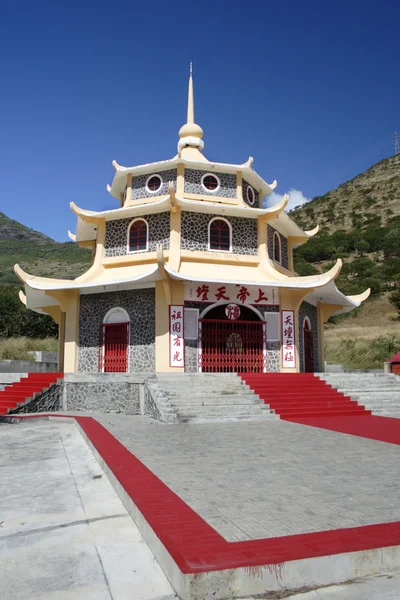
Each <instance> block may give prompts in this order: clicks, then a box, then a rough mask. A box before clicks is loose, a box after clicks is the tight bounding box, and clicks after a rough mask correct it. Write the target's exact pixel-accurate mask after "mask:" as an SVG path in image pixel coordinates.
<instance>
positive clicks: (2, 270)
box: [0, 213, 92, 284]
mask: <svg viewBox="0 0 400 600" xmlns="http://www.w3.org/2000/svg"><path fill="white" fill-rule="evenodd" d="M91 260H92V258H91V252H90V251H89V250H85V249H82V248H79V247H78V246H77V245H76V244H75V243H73V242H65V243H58V242H55V241H54V240H52V239H51V238H50V237H48V236H47V235H44V234H43V233H40V232H39V231H34V230H33V229H29V227H25V225H22V224H21V223H19V222H18V221H14V220H12V219H10V218H8V217H7V216H6V215H5V214H4V213H0V284H1V283H15V284H17V283H19V280H18V278H17V277H16V275H15V273H14V271H13V267H14V264H15V263H19V264H20V265H21V267H22V268H23V269H24V270H26V271H28V272H29V273H32V274H34V275H41V276H43V277H62V278H66V279H73V278H75V277H77V276H78V275H80V274H81V273H83V272H84V271H85V270H86V269H87V268H88V267H89V265H90V264H91Z"/></svg>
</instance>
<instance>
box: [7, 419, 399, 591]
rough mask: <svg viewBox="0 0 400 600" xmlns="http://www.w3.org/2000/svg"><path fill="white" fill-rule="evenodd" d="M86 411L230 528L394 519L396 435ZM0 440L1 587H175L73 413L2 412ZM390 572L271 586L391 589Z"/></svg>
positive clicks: (244, 531)
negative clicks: (9, 417)
mask: <svg viewBox="0 0 400 600" xmlns="http://www.w3.org/2000/svg"><path fill="white" fill-rule="evenodd" d="M92 416H95V418H96V419H97V420H98V421H100V422H101V423H102V424H103V425H104V426H105V427H106V428H107V429H108V430H109V431H110V432H111V433H112V434H113V435H114V436H115V437H116V438H117V439H119V440H120V441H121V442H122V443H123V444H124V445H125V446H126V447H128V448H129V450H130V451H131V452H132V453H133V454H135V455H136V456H137V457H138V458H139V459H140V460H141V461H142V462H143V463H144V464H145V465H146V466H147V467H148V468H149V469H151V471H153V472H154V473H155V474H156V475H157V476H158V477H159V478H160V479H161V480H162V481H163V482H164V483H165V484H166V485H167V486H169V487H170V488H171V489H172V490H173V491H174V492H176V493H177V494H178V495H179V496H180V497H181V498H182V499H183V500H184V501H185V502H186V503H187V504H189V505H190V506H191V507H192V508H193V509H194V510H195V511H196V512H197V513H198V514H199V515H200V516H201V517H202V518H203V519H204V520H205V521H206V522H207V523H209V525H211V526H212V527H213V528H214V529H215V530H216V531H217V532H218V533H220V534H221V535H222V536H223V537H224V538H225V539H226V540H227V541H230V542H235V541H239V540H243V541H245V540H257V539H260V538H271V537H276V536H282V535H290V534H293V533H307V532H313V531H324V530H327V529H340V528H343V527H353V526H354V527H356V526H358V525H367V524H373V523H385V522H391V521H396V520H400V508H399V507H398V505H399V502H398V499H399V489H398V488H399V485H398V483H397V477H396V475H397V465H398V452H399V451H400V450H399V446H397V445H394V444H388V443H383V442H378V441H374V440H370V439H363V438H360V437H356V436H350V435H346V434H342V433H337V432H334V431H326V430H323V429H318V428H314V427H307V426H304V425H299V424H295V423H288V422H284V421H270V422H266V423H249V422H247V423H243V422H242V423H216V424H202V425H177V426H175V425H172V426H165V425H162V424H160V423H159V422H157V421H153V420H151V419H148V418H146V417H133V416H132V417H130V416H126V415H123V416H122V415H111V414H108V415H92ZM0 444H1V450H2V452H1V454H0V478H1V482H2V489H1V493H0V553H1V557H2V567H1V582H2V593H1V598H2V600H3V598H4V600H11V599H12V600H14V599H15V598H17V599H18V600H70V599H71V600H72V598H73V599H74V600H128V599H129V600H130V599H132V598H135V600H161V599H162V600H175V599H178V596H177V595H176V593H175V592H174V591H173V589H172V588H171V586H170V584H169V582H168V581H167V579H166V577H165V575H164V573H163V572H162V570H161V568H160V566H159V564H158V562H157V561H156V559H155V557H154V555H153V553H152V552H151V550H150V549H149V547H148V546H147V544H146V542H145V541H144V539H143V537H142V536H141V534H140V532H139V530H138V529H137V527H136V525H135V524H134V523H133V521H132V519H131V517H130V516H129V514H128V513H127V511H126V509H125V507H124V506H123V504H122V503H121V501H120V500H119V498H118V496H117V494H116V493H115V492H114V489H113V488H112V486H111V484H110V483H109V481H108V479H107V477H106V476H105V474H104V472H103V471H102V469H101V468H100V466H99V464H98V462H97V461H96V459H95V458H94V456H93V454H92V452H91V450H90V449H89V447H88V446H87V444H86V442H85V441H84V439H83V437H81V435H80V433H79V431H78V429H77V427H76V425H75V422H74V421H73V420H72V419H71V420H69V419H65V420H63V419H57V420H50V421H47V420H42V419H40V420H36V419H34V420H26V421H24V420H22V421H21V422H19V423H18V424H16V423H12V424H11V423H7V424H0ZM383 466H384V468H383ZM399 583H400V574H399V573H391V574H386V575H385V574H382V575H377V576H375V577H370V578H368V577H367V578H364V579H360V580H359V581H355V582H354V581H353V582H351V583H350V584H344V585H334V586H330V587H329V586H328V587H322V588H319V589H311V590H310V591H307V592H305V593H303V594H302V593H298V594H294V595H293V593H292V595H291V594H290V592H287V593H286V594H285V593H284V591H283V590H280V591H279V592H277V595H276V596H275V597H276V598H285V597H286V598H288V600H289V599H291V598H293V599H296V600H297V599H298V600H303V598H304V600H319V599H321V600H330V599H332V600H335V599H336V598H340V599H341V600H342V599H344V598H348V599H349V600H368V599H370V600H378V599H381V598H382V600H400V592H399V591H398V590H399ZM271 593H272V592H269V595H268V594H267V596H260V598H261V597H268V598H274V596H273V595H272V596H271ZM247 597H249V596H247Z"/></svg>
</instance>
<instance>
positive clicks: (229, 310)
mask: <svg viewBox="0 0 400 600" xmlns="http://www.w3.org/2000/svg"><path fill="white" fill-rule="evenodd" d="M225 314H226V316H227V317H228V319H230V320H231V321H236V319H238V318H239V317H240V306H238V305H237V304H227V306H226V308H225Z"/></svg>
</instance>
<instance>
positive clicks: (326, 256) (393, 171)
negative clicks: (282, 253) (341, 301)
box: [290, 154, 400, 294]
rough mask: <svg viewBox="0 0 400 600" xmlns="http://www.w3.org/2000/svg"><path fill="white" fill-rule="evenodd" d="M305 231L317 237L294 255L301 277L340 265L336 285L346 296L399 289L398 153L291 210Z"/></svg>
mask: <svg viewBox="0 0 400 600" xmlns="http://www.w3.org/2000/svg"><path fill="white" fill-rule="evenodd" d="M290 216H291V217H292V218H293V219H294V220H295V221H296V223H298V224H299V225H300V226H301V227H302V228H303V229H306V230H307V229H312V228H313V227H315V225H316V224H317V223H318V224H319V225H320V228H321V229H320V232H319V233H318V235H317V236H315V237H314V238H312V239H311V240H309V242H307V244H305V245H304V246H302V247H300V248H298V249H297V250H296V252H295V268H296V271H297V272H298V273H299V274H301V275H312V274H314V273H318V272H321V271H324V270H327V269H329V268H330V267H331V266H332V264H333V261H335V260H336V259H337V258H341V259H342V260H343V263H344V264H343V268H342V272H341V275H340V278H339V280H338V285H339V287H340V289H341V290H342V291H344V292H345V293H358V292H361V291H363V290H364V289H365V288H366V287H371V289H372V291H373V293H374V294H378V293H380V292H385V291H391V290H393V289H396V288H398V287H399V285H400V154H397V155H395V156H390V157H389V158H385V159H384V160H382V161H380V162H379V163H377V164H375V165H373V166H372V167H370V168H369V169H367V170H366V171H365V172H364V173H361V174H359V175H357V177H354V179H351V180H350V181H347V182H346V183H344V184H342V185H340V186H339V187H337V188H336V189H334V190H332V191H330V192H328V193H327V194H325V195H324V196H318V197H316V198H314V199H313V200H311V201H310V202H309V203H307V204H305V205H303V206H301V207H298V208H295V209H294V210H292V211H291V212H290Z"/></svg>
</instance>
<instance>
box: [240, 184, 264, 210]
mask: <svg viewBox="0 0 400 600" xmlns="http://www.w3.org/2000/svg"><path fill="white" fill-rule="evenodd" d="M249 185H250V184H249V183H247V181H245V180H244V179H243V182H242V193H243V200H244V202H246V204H248V205H249V206H251V207H252V208H260V194H259V193H258V191H257V190H256V189H255V188H254V187H253V186H250V187H253V191H254V204H250V202H249V201H248V199H247V188H248V187H249Z"/></svg>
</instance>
